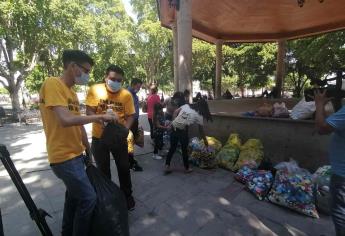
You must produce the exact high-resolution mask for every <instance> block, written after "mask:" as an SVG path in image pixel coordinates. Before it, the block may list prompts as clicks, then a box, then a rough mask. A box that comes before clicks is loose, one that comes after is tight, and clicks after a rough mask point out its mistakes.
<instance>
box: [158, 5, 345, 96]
mask: <svg viewBox="0 0 345 236" xmlns="http://www.w3.org/2000/svg"><path fill="white" fill-rule="evenodd" d="M157 5H158V9H159V18H160V21H161V23H162V26H164V27H167V28H171V29H172V32H173V45H174V83H175V89H176V90H184V89H191V78H192V68H191V65H192V37H196V38H199V39H202V40H204V41H206V42H209V43H213V44H215V45H216V94H215V95H216V98H220V95H221V66H222V45H224V44H227V43H229V42H277V43H278V57H277V69H276V87H277V89H278V90H279V94H280V93H281V88H282V84H283V75H284V63H283V61H284V55H285V52H284V50H285V44H286V40H290V39H297V38H302V37H307V36H311V35H316V34H321V33H326V32H330V31H335V30H341V29H344V28H345V14H344V12H345V3H344V2H343V1H342V0H332V1H331V0H308V1H305V0H265V1H259V0H241V1H238V0H226V1H221V0H157Z"/></svg>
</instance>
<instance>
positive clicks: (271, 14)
mask: <svg viewBox="0 0 345 236" xmlns="http://www.w3.org/2000/svg"><path fill="white" fill-rule="evenodd" d="M299 1H302V2H303V0H299ZM157 2H158V7H159V16H160V21H161V23H162V25H163V26H165V27H168V28H170V26H171V24H172V22H174V20H175V16H176V12H175V10H174V8H171V7H169V1H168V0H157ZM192 28H193V36H194V37H197V38H200V39H202V40H205V41H207V42H211V43H215V42H216V40H217V39H221V40H224V41H225V42H268V41H277V40H279V39H295V38H301V37H306V36H311V35H315V34H320V33H325V32H330V31H335V30H340V29H345V1H344V0H306V1H305V3H304V6H303V7H300V6H299V5H298V1H297V0H192Z"/></svg>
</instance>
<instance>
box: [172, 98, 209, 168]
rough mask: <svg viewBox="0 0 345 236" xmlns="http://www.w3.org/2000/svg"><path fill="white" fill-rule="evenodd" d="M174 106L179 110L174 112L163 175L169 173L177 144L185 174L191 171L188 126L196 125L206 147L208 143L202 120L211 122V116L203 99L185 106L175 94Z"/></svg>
mask: <svg viewBox="0 0 345 236" xmlns="http://www.w3.org/2000/svg"><path fill="white" fill-rule="evenodd" d="M174 97H175V99H176V101H175V102H176V104H178V106H179V108H178V109H177V110H176V111H175V112H174V116H173V118H174V119H173V121H172V132H171V135H170V149H169V153H168V155H167V159H166V162H165V174H169V173H171V169H170V162H171V158H172V156H173V154H174V153H175V151H176V148H177V145H178V143H180V144H181V149H182V157H183V164H184V167H185V171H186V173H189V172H191V171H192V169H191V168H190V167H189V160H188V159H189V157H188V141H189V137H188V126H189V125H191V124H198V126H199V132H200V135H201V137H202V138H203V140H204V143H205V145H206V146H208V142H207V139H206V136H205V133H204V128H203V119H206V120H207V121H209V120H211V121H212V116H211V113H210V111H209V108H208V104H207V102H206V101H205V100H204V99H200V100H199V101H197V103H195V104H190V105H189V104H186V101H185V98H184V97H183V96H179V95H177V94H175V95H174Z"/></svg>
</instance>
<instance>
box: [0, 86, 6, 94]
mask: <svg viewBox="0 0 345 236" xmlns="http://www.w3.org/2000/svg"><path fill="white" fill-rule="evenodd" d="M0 94H8V91H7V90H6V89H5V88H3V87H0Z"/></svg>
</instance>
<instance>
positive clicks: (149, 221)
mask: <svg viewBox="0 0 345 236" xmlns="http://www.w3.org/2000/svg"><path fill="white" fill-rule="evenodd" d="M142 222H143V224H144V225H152V224H155V223H156V222H157V220H156V219H155V218H145V219H143V221H142Z"/></svg>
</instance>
